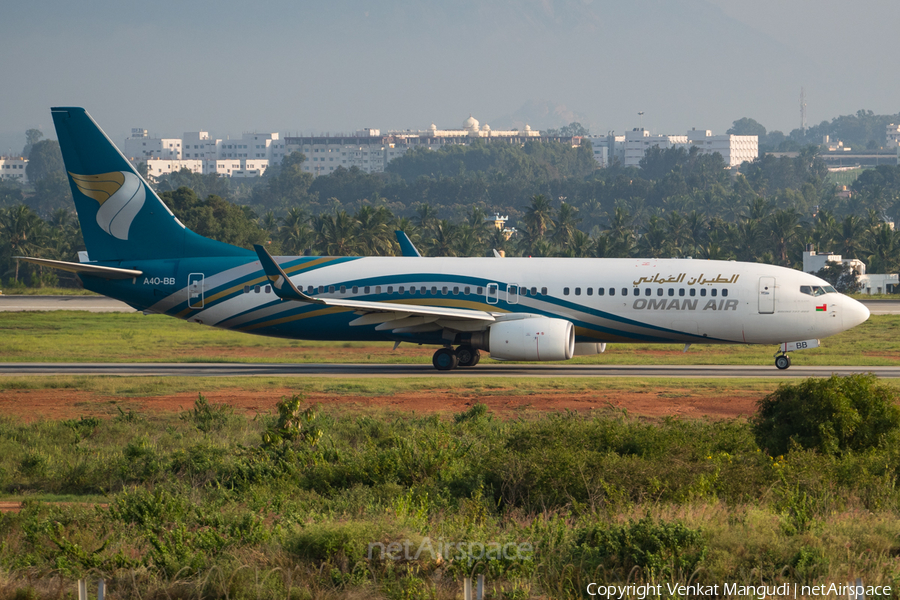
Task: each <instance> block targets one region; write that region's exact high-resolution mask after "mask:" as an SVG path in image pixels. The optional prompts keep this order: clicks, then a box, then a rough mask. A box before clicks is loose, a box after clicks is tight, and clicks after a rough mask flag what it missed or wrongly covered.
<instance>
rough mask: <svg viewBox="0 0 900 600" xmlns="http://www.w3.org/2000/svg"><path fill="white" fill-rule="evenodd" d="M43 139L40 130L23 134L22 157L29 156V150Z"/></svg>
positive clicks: (30, 130) (32, 130) (31, 130)
mask: <svg viewBox="0 0 900 600" xmlns="http://www.w3.org/2000/svg"><path fill="white" fill-rule="evenodd" d="M42 137H44V133H43V132H42V131H41V130H40V129H29V130H28V131H26V132H25V147H24V148H22V156H24V157H25V158H28V157H29V156H31V149H32V148H33V147H34V145H35V144H37V143H38V142H39V141H40V139H41V138H42Z"/></svg>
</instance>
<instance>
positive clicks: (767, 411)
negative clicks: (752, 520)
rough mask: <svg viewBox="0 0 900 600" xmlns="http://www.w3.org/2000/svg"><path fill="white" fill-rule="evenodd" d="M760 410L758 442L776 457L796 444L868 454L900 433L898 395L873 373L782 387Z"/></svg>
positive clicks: (831, 451) (824, 450)
mask: <svg viewBox="0 0 900 600" xmlns="http://www.w3.org/2000/svg"><path fill="white" fill-rule="evenodd" d="M758 407H759V412H758V413H757V415H756V417H754V419H753V430H754V434H755V436H756V441H757V443H758V444H759V446H760V447H761V448H765V449H767V450H768V451H769V454H771V455H773V456H776V455H780V454H785V453H787V451H788V450H789V449H790V446H791V444H792V443H796V444H799V445H800V446H801V447H803V448H809V449H814V450H817V451H819V452H822V453H824V454H832V455H835V454H840V453H844V452H847V451H857V452H858V451H864V450H868V449H871V448H876V447H878V446H879V445H880V444H881V443H882V442H883V440H884V439H885V437H886V436H887V435H889V434H890V433H892V432H895V431H897V430H898V429H900V408H898V407H897V404H896V398H895V395H894V391H893V390H892V389H891V388H889V387H887V386H885V385H880V384H878V380H877V378H876V377H875V375H872V374H868V375H861V374H858V375H849V376H847V377H839V376H837V375H833V376H831V377H829V378H828V379H813V378H811V379H807V380H805V381H802V382H800V383H798V384H794V385H781V386H779V387H778V389H777V390H775V392H773V393H772V394H769V395H768V396H766V397H765V398H764V399H762V400H761V401H760V402H759V404H758Z"/></svg>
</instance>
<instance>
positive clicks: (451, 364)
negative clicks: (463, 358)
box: [431, 348, 459, 371]
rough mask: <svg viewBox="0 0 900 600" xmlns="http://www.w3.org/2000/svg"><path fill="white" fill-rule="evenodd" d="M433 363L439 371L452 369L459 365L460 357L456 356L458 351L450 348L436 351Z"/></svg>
mask: <svg viewBox="0 0 900 600" xmlns="http://www.w3.org/2000/svg"><path fill="white" fill-rule="evenodd" d="M431 364H433V365H434V368H435V369H437V370H438V371H452V370H453V369H455V368H456V367H458V366H459V359H458V358H457V357H456V352H454V351H453V350H451V349H450V348H441V349H439V350H438V351H437V352H435V353H434V356H433V357H432V358H431Z"/></svg>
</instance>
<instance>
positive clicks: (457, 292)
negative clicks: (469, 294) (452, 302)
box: [453, 285, 459, 296]
mask: <svg viewBox="0 0 900 600" xmlns="http://www.w3.org/2000/svg"><path fill="white" fill-rule="evenodd" d="M457 294H459V286H458V285H455V286H453V295H454V296H455V295H457Z"/></svg>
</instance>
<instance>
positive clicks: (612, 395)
mask: <svg viewBox="0 0 900 600" xmlns="http://www.w3.org/2000/svg"><path fill="white" fill-rule="evenodd" d="M292 393H293V390H291V389H289V388H284V389H271V390H263V391H248V390H244V389H224V390H217V391H210V392H204V393H203V395H204V396H205V397H206V399H207V400H208V401H209V402H210V403H212V404H228V405H229V406H232V407H234V409H235V410H236V411H237V412H239V413H243V414H248V415H253V414H256V413H267V412H271V411H274V410H275V405H276V404H277V403H278V401H279V400H281V397H282V396H290V395H291V394H292ZM760 395H761V394H760V392H758V391H742V390H735V391H733V392H730V393H728V394H727V395H720V394H716V395H712V394H710V395H697V394H695V393H692V391H691V390H688V389H681V388H674V387H673V388H660V389H654V390H652V391H644V392H620V391H609V392H604V391H584V392H569V391H564V390H563V391H558V392H556V391H540V392H532V393H529V394H527V395H521V394H517V393H515V392H513V391H510V393H508V394H507V393H504V392H503V391H495V392H493V393H491V394H489V395H481V394H472V393H469V392H467V391H465V390H461V389H446V390H427V391H420V392H398V393H396V394H391V395H389V396H356V395H352V394H342V395H336V394H330V393H322V392H317V393H308V394H306V399H307V401H308V402H310V403H314V404H322V405H326V406H335V407H341V408H348V409H350V408H374V409H388V410H397V411H403V412H417V413H434V412H461V411H464V410H467V409H469V408H470V407H471V406H472V405H474V404H477V403H479V402H480V403H483V404H486V405H487V406H488V408H490V409H491V410H492V411H494V412H495V413H497V414H498V415H499V416H501V417H514V416H516V415H518V414H521V412H522V411H536V412H548V411H550V412H552V411H565V410H570V411H577V412H579V413H585V414H587V413H590V412H591V411H609V410H611V409H613V410H625V411H627V412H628V414H631V415H641V416H647V417H657V418H658V417H667V416H680V417H689V418H697V417H711V418H718V419H723V418H732V417H737V416H741V415H745V416H749V415H751V414H753V413H754V412H755V410H756V401H757V400H758V399H759V397H760ZM196 399H197V394H196V393H195V392H184V393H177V394H167V395H164V396H147V397H139V398H134V397H127V396H110V395H101V394H97V393H94V392H87V391H77V390H4V391H0V415H2V416H7V417H13V418H15V419H21V420H23V421H35V420H39V419H73V418H78V417H80V416H96V417H109V416H115V415H117V414H119V409H122V410H125V411H128V410H134V411H137V412H141V413H167V412H168V413H171V412H180V411H183V410H188V409H190V408H192V407H193V405H194V401H195V400H196Z"/></svg>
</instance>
